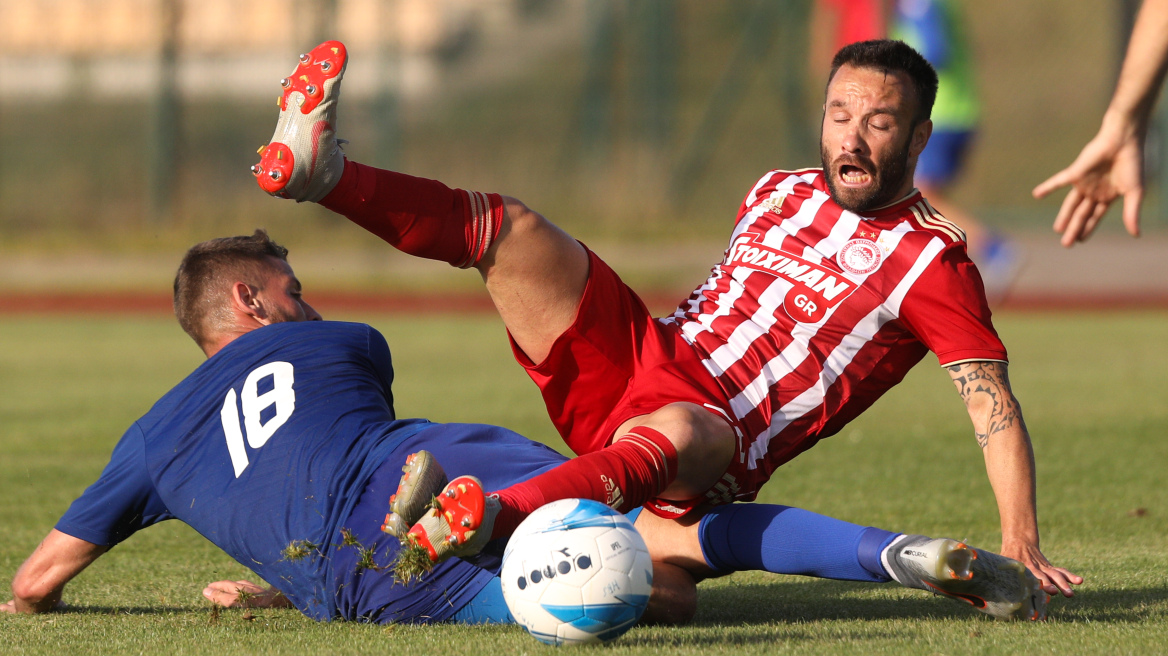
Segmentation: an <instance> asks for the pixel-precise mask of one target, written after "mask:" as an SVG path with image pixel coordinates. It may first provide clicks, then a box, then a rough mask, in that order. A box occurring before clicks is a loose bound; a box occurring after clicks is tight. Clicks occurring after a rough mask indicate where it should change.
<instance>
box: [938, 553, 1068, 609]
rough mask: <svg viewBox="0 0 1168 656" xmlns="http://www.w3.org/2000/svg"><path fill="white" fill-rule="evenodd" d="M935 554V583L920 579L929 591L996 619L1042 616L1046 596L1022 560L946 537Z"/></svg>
mask: <svg viewBox="0 0 1168 656" xmlns="http://www.w3.org/2000/svg"><path fill="white" fill-rule="evenodd" d="M938 555H939V557H938V558H937V560H936V571H935V572H934V576H935V582H933V581H928V580H925V579H922V583H924V584H925V585H926V586H928V588H929V589H930V590H932V591H933V592H936V593H937V594H940V595H944V596H946V597H949V598H951V599H956V600H958V601H963V602H965V603H968V604H969V605H971V606H973V607H974V608H976V609H978V610H979V611H981V612H983V613H986V614H988V615H991V616H993V617H995V618H998V619H1004V620H1031V621H1037V620H1042V619H1045V618H1046V606H1047V603H1048V602H1049V601H1050V596H1049V595H1047V594H1046V592H1045V591H1043V589H1042V585H1041V583H1040V582H1039V581H1038V579H1037V578H1036V577H1035V576H1034V575H1033V574H1031V573H1030V570H1028V569H1026V566H1025V565H1023V564H1022V563H1020V562H1018V561H1016V560H1012V559H1010V558H1006V557H1004V556H999V555H997V554H994V553H991V552H987V551H981V550H979V549H975V548H973V547H970V546H968V545H966V544H964V543H962V542H958V541H956V540H946V541H945V544H944V545H943V546H942V547H941V553H940V554H938Z"/></svg>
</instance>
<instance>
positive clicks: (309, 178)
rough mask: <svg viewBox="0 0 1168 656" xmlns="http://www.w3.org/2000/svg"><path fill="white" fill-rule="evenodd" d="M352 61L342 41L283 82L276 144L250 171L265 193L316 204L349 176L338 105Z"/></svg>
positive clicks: (316, 53)
mask: <svg viewBox="0 0 1168 656" xmlns="http://www.w3.org/2000/svg"><path fill="white" fill-rule="evenodd" d="M348 63H349V55H348V52H347V51H346V50H345V45H344V44H343V43H341V42H340V41H325V42H324V43H322V44H320V45H319V46H317V47H315V48H313V49H312V50H311V51H310V52H308V53H307V54H303V55H300V63H299V65H297V66H296V70H295V71H294V72H293V73H292V75H291V76H289V77H286V78H284V79H283V80H281V81H280V86H282V87H284V93H283V95H281V96H280V97H279V98H278V99H277V101H278V104H279V105H280V120H279V122H277V123H276V132H275V134H273V135H272V141H271V143H269V144H268V145H266V146H263V147H261V148H260V151H259V152H260V162H259V164H256V165H255V166H253V167H251V171H252V173H254V174H255V176H256V182H258V183H259V185H260V188H261V189H263V190H264V191H266V192H268V193H269V194H271V195H273V196H277V197H279V198H291V199H293V200H295V201H297V202H303V201H311V202H316V201H319V200H320V199H322V198H324V197H325V196H327V195H328V193H329V192H330V191H332V189H333V187H335V186H336V185H337V182H338V181H339V180H340V179H341V174H342V173H343V172H344V170H345V156H344V154H343V153H342V152H341V148H340V144H341V143H342V142H341V141H339V140H338V139H337V101H338V100H339V99H340V97H341V78H342V77H344V75H345V67H346V66H347V65H348Z"/></svg>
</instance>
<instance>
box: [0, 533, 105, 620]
mask: <svg viewBox="0 0 1168 656" xmlns="http://www.w3.org/2000/svg"><path fill="white" fill-rule="evenodd" d="M106 551H109V547H105V546H102V545H97V544H93V543H92V542H86V541H85V540H79V539H77V538H75V537H73V536H71V535H66V534H65V533H62V532H60V531H58V530H57V529H53V530H51V531H49V534H48V536H46V537H45V539H44V540H42V541H41V543H40V545H39V546H38V547H37V548H36V551H33V552H32V555H31V556H29V557H28V560H26V561H24V564H23V565H21V566H20V569H19V570H17V571H16V576H15V577H14V578H13V579H12V599H11V600H9V601H8V602H7V603H5V604H3V605H0V612H5V613H45V612H48V611H50V610H53V609H54V608H56V607H57V606H58V604H60V603H61V593H62V592H63V591H64V589H65V584H66V583H68V582H69V581H71V580H72V579H73V577H74V576H77V575H78V574H80V573H81V570H83V569H85V568H86V567H88V566H89V564H90V563H92V562H93V561H95V560H97V557H98V556H100V555H102V554H103V553H105V552H106Z"/></svg>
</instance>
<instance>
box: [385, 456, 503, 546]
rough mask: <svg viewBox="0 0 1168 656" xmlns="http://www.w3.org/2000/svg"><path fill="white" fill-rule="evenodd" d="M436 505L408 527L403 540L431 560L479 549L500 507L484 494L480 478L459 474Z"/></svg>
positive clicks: (484, 542) (488, 536)
mask: <svg viewBox="0 0 1168 656" xmlns="http://www.w3.org/2000/svg"><path fill="white" fill-rule="evenodd" d="M436 505H437V508H431V509H430V510H429V511H427V512H426V514H425V515H423V516H422V518H421V519H420V520H418V522H417V523H415V524H414V525H413V527H411V528H410V530H409V532H408V533H407V534H406V539H407V540H408V541H409V542H411V543H412V544H415V545H417V546H420V547H424V548H425V549H426V551H427V552H428V553H429V555H430V559H431V560H432V561H434V562H440V561H442V560H445V559H447V558H449V557H451V556H468V555H471V554H474V553H478V552H479V551H481V550H482V548H483V547H484V546H485V545H486V543H487V542H488V540H489V538H490V533H491V527H492V526H493V523H494V517H495V515H496V514H497V513H498V507H499V506H498V501H497V500H495V499H489V498H488V497H487V495H486V493H485V492H484V491H483V486H482V483H481V482H479V479H477V478H475V477H474V476H459V477H458V478H456V479H454V480H452V481H450V483H449V484H448V485H447V486H446V489H444V490H443V491H442V493H441V494H439V495H438V497H437V499H436Z"/></svg>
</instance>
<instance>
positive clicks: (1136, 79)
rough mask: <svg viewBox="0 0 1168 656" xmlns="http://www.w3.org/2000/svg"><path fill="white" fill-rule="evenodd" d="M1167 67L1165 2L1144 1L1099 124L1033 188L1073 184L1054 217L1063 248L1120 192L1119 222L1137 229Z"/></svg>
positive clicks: (1084, 233) (1038, 193) (1042, 191)
mask: <svg viewBox="0 0 1168 656" xmlns="http://www.w3.org/2000/svg"><path fill="white" fill-rule="evenodd" d="M1166 70H1168V0H1145V2H1144V6H1143V8H1142V9H1141V10H1140V14H1139V17H1138V18H1137V19H1136V25H1135V29H1134V30H1132V37H1131V43H1130V44H1129V45H1128V50H1127V56H1126V57H1125V58H1124V62H1123V70H1122V71H1121V72H1120V76H1119V84H1118V86H1117V87H1116V89H1115V95H1114V96H1112V99H1111V104H1110V105H1109V106H1108V108H1107V113H1106V114H1104V116H1103V126H1102V127H1101V128H1100V129H1099V133H1098V134H1097V135H1095V138H1094V139H1092V140H1091V141H1090V142H1088V143H1087V145H1086V146H1085V147H1084V148H1083V150H1082V152H1080V153H1079V156H1078V157H1077V158H1076V159H1075V161H1074V162H1072V163H1071V165H1070V166H1068V167H1067V168H1065V169H1063V170H1062V171H1059V172H1058V173H1056V174H1055V175H1054V176H1052V177H1051V178H1050V179H1049V180H1047V181H1045V182H1043V183H1042V184H1040V185H1038V186H1037V187H1035V188H1034V197H1035V198H1042V197H1043V196H1046V195H1047V194H1049V193H1050V192H1052V191H1054V190H1055V189H1058V188H1059V187H1064V186H1067V185H1072V187H1071V190H1070V191H1069V192H1068V193H1067V197H1066V198H1065V199H1064V200H1063V204H1062V207H1061V208H1059V213H1058V216H1057V217H1056V218H1055V221H1054V229H1055V232H1060V233H1062V235H1063V238H1062V244H1063V246H1067V247H1070V246H1073V245H1074V244H1075V242H1076V241H1082V240H1085V239H1087V237H1089V236H1090V235H1091V232H1092V231H1093V230H1095V226H1096V225H1097V224H1098V223H1099V220H1100V219H1101V218H1103V214H1104V212H1106V211H1107V208H1108V207H1109V206H1110V205H1111V203H1112V202H1113V201H1114V200H1115V199H1116V198H1118V197H1120V196H1123V222H1124V225H1126V226H1127V230H1128V232H1130V233H1131V234H1132V236H1139V233H1140V203H1141V202H1142V201H1143V196H1144V139H1145V137H1146V136H1147V133H1148V119H1149V116H1150V115H1151V113H1152V107H1153V106H1154V105H1155V104H1156V97H1157V96H1158V95H1159V91H1160V85H1161V84H1162V83H1163V82H1164V74H1165V71H1166Z"/></svg>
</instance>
